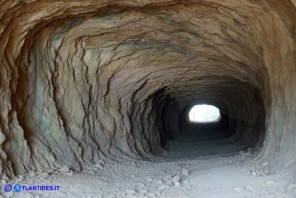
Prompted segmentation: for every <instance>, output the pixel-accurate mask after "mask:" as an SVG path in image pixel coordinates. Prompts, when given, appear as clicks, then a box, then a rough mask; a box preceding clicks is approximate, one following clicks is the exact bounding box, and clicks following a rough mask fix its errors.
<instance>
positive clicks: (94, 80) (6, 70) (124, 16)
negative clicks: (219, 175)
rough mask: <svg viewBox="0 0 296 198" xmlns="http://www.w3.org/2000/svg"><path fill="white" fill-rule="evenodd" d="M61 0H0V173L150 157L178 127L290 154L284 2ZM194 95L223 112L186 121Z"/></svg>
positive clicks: (270, 153) (273, 156)
mask: <svg viewBox="0 0 296 198" xmlns="http://www.w3.org/2000/svg"><path fill="white" fill-rule="evenodd" d="M294 3H295V2H294ZM64 4H65V3H64V2H62V1H61V2H60V3H56V4H55V3H54V4H50V3H45V2H43V3H38V2H27V3H23V4H21V3H19V4H15V5H13V4H8V3H5V4H3V5H2V6H1V9H2V11H1V23H2V24H3V25H1V31H0V36H1V37H0V43H1V44H2V46H3V48H2V49H0V50H1V54H3V56H2V57H3V58H2V60H1V64H2V66H3V67H1V77H0V80H1V85H0V86H1V93H2V94H1V101H0V106H1V107H0V108H1V122H0V126H1V131H0V145H1V150H0V151H1V152H0V153H1V155H0V162H1V163H0V167H1V168H0V172H2V175H3V176H11V175H13V174H19V173H24V172H27V171H29V170H39V169H54V168H55V167H59V166H63V165H66V166H69V167H70V168H71V169H73V170H77V171H79V170H81V168H82V167H83V165H85V164H93V163H95V162H97V161H98V160H100V159H106V158H117V157H120V158H130V157H131V158H136V159H141V158H142V159H143V158H150V157H151V156H152V157H153V156H157V155H162V152H163V151H164V150H165V149H167V147H166V145H167V143H168V141H171V140H174V139H175V138H177V137H178V136H182V135H183V136H184V135H185V136H186V135H189V136H190V138H195V139H196V140H199V141H210V140H217V139H229V140H231V141H229V144H232V143H235V144H241V145H243V147H244V148H253V147H260V148H261V149H260V153H259V154H258V156H257V157H256V161H257V162H258V163H259V162H262V161H264V160H269V161H270V162H271V163H270V165H271V166H272V167H273V168H274V169H276V168H279V167H288V166H294V165H295V161H296V157H295V156H296V155H295V154H296V143H295V139H296V134H295V131H296V130H295V121H296V117H295V112H296V105H295V100H296V95H295V93H294V92H293V90H294V87H295V85H296V80H295V75H296V72H295V71H296V69H295V41H296V40H295V37H296V36H295V35H296V30H295V27H296V26H295V25H296V24H295V20H294V19H295V18H296V12H295V6H294V5H295V4H294V5H293V2H291V1H288V0H283V1H281V2H275V1H265V0H262V1H251V0H250V1H231V0H227V1H215V0H213V1H199V2H196V1H195V2H191V1H188V2H186V3H185V2H182V1H180V2H179V1H161V2H158V1H147V2H146V1H126V2H125V3H122V4H120V3H112V5H111V4H110V3H108V1H104V2H101V3H93V2H92V3H90V2H87V1H85V2H84V3H83V4H78V3H76V4H75V3H70V4H67V6H65V5H64ZM33 7H34V8H36V9H34V11H33V10H31V8H33ZM63 7H64V8H63ZM37 8H38V9H37ZM2 74H3V75H2ZM204 103H205V104H211V105H215V106H216V107H218V108H219V110H220V112H221V120H220V121H219V122H218V123H214V124H208V125H196V124H190V123H189V122H188V120H187V117H186V116H187V114H188V111H189V108H190V107H191V106H192V105H193V104H204ZM168 150H169V148H168Z"/></svg>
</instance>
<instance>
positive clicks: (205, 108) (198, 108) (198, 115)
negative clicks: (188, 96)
mask: <svg viewBox="0 0 296 198" xmlns="http://www.w3.org/2000/svg"><path fill="white" fill-rule="evenodd" d="M188 116H189V121H190V122H194V123H211V122H218V121H219V120H220V119H221V114H220V110H219V109H218V108H217V107H215V106H213V105H207V104H201V105H194V106H193V107H192V108H191V109H190V111H189V114H188Z"/></svg>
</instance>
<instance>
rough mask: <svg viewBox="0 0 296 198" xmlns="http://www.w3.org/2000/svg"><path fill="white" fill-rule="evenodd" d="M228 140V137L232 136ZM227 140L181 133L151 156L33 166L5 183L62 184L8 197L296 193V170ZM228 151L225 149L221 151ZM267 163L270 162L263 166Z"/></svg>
mask: <svg viewBox="0 0 296 198" xmlns="http://www.w3.org/2000/svg"><path fill="white" fill-rule="evenodd" d="M228 141H229V140H228ZM239 149H242V148H240V146H239V145H232V144H229V142H226V141H224V142H223V140H218V141H210V142H203V143H201V142H195V141H192V140H191V141H190V139H189V138H188V139H186V138H182V137H180V138H178V139H177V140H176V141H174V142H172V143H171V144H170V150H169V151H168V152H167V153H164V154H163V155H162V156H161V157H157V158H155V159H153V160H149V161H135V160H125V161H122V160H118V161H116V160H114V161H109V162H106V161H105V162H104V161H101V163H98V164H96V165H94V166H92V167H85V169H84V171H83V172H81V173H73V172H72V171H71V170H69V169H68V168H67V167H63V168H61V169H60V170H57V171H53V172H48V173H45V172H43V173H36V172H30V173H29V174H26V175H22V176H19V177H17V178H15V179H14V180H12V181H4V180H3V181H1V183H2V186H4V185H5V184H6V183H11V184H15V183H19V184H21V185H58V186H60V190H59V191H35V192H28V191H21V192H18V193H16V192H10V193H5V192H2V196H4V197H21V198H24V197H77V198H78V197H79V198H80V197H81V198H84V197H87V198H91V197H92V198H95V197H96V198H97V197H106V198H107V197H110V198H111V197H114V198H119V197H151V198H153V197H178V198H181V197H201V198H204V197H207V198H211V197H213V198H220V197H222V198H223V197H227V198H232V197H233V198H238V197H245V198H250V197H260V198H294V197H296V180H287V178H292V177H291V175H289V174H291V172H289V171H281V172H276V173H273V174H270V173H269V171H268V168H267V167H268V163H267V162H266V163H263V164H262V165H261V168H260V169H259V168H257V167H256V165H255V164H252V159H253V158H254V157H255V156H256V154H257V152H258V151H257V149H247V150H244V151H238V150H239ZM222 153H224V154H222ZM264 167H266V168H264Z"/></svg>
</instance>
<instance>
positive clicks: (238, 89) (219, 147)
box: [151, 77, 266, 159]
mask: <svg viewBox="0 0 296 198" xmlns="http://www.w3.org/2000/svg"><path fill="white" fill-rule="evenodd" d="M209 79H213V77H209ZM234 82H235V83H230V84H232V86H233V87H235V88H232V87H231V88H226V89H225V88H223V89H222V88H221V86H223V85H221V83H219V84H217V85H213V86H211V87H209V88H206V89H205V88H204V87H202V88H200V89H201V90H202V91H201V90H199V89H198V86H197V87H195V89H194V90H189V91H187V92H186V90H182V91H180V92H178V93H174V94H171V93H170V92H169V91H168V90H167V89H163V90H161V91H159V92H157V93H155V94H154V97H153V100H154V102H153V109H152V110H151V111H155V112H156V116H155V123H156V124H157V129H158V131H159V133H160V134H161V142H162V145H163V147H164V148H167V151H168V157H169V158H174V159H178V158H180V159H184V158H195V157H199V156H207V157H210V156H212V155H225V156H227V155H228V154H233V153H235V152H239V151H244V150H248V149H252V148H256V149H258V148H260V147H261V146H262V143H263V140H264V136H265V117H266V115H265V110H264V105H263V101H262V99H261V95H260V92H259V91H258V90H257V89H256V88H254V87H253V86H252V85H249V84H245V83H241V82H239V81H235V80H234ZM209 83H211V82H209ZM176 84H177V82H176ZM172 90H173V89H172ZM220 90H223V92H221V91H220ZM172 95H173V96H172ZM179 95H181V96H179ZM202 104H210V105H213V106H212V107H215V108H216V109H215V110H216V113H219V114H216V117H215V119H216V120H215V122H192V121H190V119H189V113H190V111H191V110H192V109H193V107H198V105H202ZM238 109H239V111H238ZM217 118H218V120H217Z"/></svg>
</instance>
